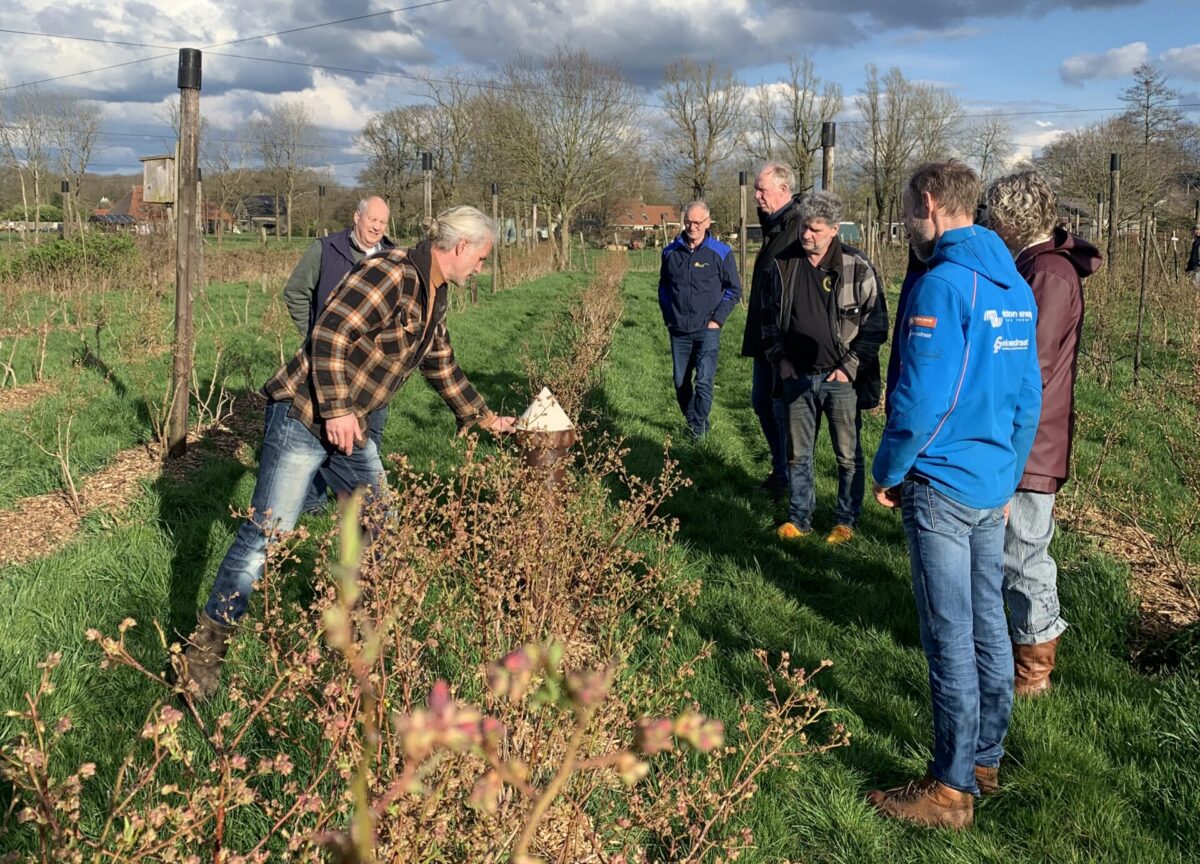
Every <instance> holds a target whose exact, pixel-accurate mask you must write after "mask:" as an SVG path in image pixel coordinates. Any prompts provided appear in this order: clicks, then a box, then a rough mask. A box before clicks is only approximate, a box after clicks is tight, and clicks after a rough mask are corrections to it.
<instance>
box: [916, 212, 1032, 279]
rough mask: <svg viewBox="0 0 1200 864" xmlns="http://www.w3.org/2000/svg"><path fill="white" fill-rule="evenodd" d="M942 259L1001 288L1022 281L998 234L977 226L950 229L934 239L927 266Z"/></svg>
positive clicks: (934, 264) (931, 265) (933, 265)
mask: <svg viewBox="0 0 1200 864" xmlns="http://www.w3.org/2000/svg"><path fill="white" fill-rule="evenodd" d="M943 262H948V263H951V264H958V265H959V266H960V267H965V268H967V269H968V270H971V271H974V272H975V273H978V274H979V275H980V276H983V277H984V278H985V279H988V280H990V281H992V282H994V283H996V284H997V285H999V286H1000V287H1001V288H1005V289H1008V288H1012V287H1013V286H1014V285H1020V284H1022V283H1024V281H1025V280H1024V279H1023V278H1021V274H1020V273H1018V272H1017V266H1016V264H1015V263H1014V262H1013V258H1012V253H1011V252H1009V251H1008V247H1007V246H1005V245H1004V241H1003V240H1001V239H1000V236H999V235H998V234H996V232H994V231H991V230H989V229H987V228H983V227H981V226H979V225H968V226H967V227H965V228H954V229H952V230H950V231H947V232H946V233H945V234H943V235H942V236H941V237H939V238H938V241H937V245H936V246H935V247H934V249H933V257H931V258H930V259H929V265H930V267H935V266H937V265H938V264H941V263H943Z"/></svg>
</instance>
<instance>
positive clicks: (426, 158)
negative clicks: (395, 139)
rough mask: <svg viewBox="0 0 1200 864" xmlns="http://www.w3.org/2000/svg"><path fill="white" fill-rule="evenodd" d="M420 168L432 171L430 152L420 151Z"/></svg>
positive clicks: (431, 155)
mask: <svg viewBox="0 0 1200 864" xmlns="http://www.w3.org/2000/svg"><path fill="white" fill-rule="evenodd" d="M421 170H422V171H432V170H433V154H432V153H422V154H421Z"/></svg>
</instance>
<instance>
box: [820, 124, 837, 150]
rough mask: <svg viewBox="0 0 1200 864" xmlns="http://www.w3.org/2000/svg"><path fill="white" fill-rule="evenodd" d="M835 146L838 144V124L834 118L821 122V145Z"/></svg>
mask: <svg viewBox="0 0 1200 864" xmlns="http://www.w3.org/2000/svg"><path fill="white" fill-rule="evenodd" d="M835 146H837V124H836V123H834V122H833V121H832V120H826V121H825V122H824V123H822V124H821V147H822V148H829V147H835Z"/></svg>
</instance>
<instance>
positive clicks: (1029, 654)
mask: <svg viewBox="0 0 1200 864" xmlns="http://www.w3.org/2000/svg"><path fill="white" fill-rule="evenodd" d="M1058 639H1059V637H1057V636H1055V637H1054V638H1053V639H1051V640H1050V641H1049V642H1039V643H1038V644H1037V645H1013V665H1014V666H1015V667H1016V677H1015V679H1014V680H1013V693H1015V694H1016V695H1018V696H1040V695H1041V694H1043V693H1045V692H1046V691H1047V690H1049V689H1050V673H1051V672H1053V671H1054V658H1055V654H1056V653H1057V651H1058Z"/></svg>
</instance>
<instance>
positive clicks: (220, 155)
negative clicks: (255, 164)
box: [200, 127, 250, 246]
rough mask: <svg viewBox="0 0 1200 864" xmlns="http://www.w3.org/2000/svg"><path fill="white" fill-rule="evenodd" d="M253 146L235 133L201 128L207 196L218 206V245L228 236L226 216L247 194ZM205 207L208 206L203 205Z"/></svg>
mask: <svg viewBox="0 0 1200 864" xmlns="http://www.w3.org/2000/svg"><path fill="white" fill-rule="evenodd" d="M249 157H250V145H249V144H248V143H247V142H246V140H245V139H244V138H241V137H240V136H239V135H238V134H237V133H236V132H235V131H234V130H232V129H220V128H212V127H201V138H200V165H201V170H202V171H203V176H204V187H203V188H204V196H205V198H206V199H207V201H208V202H210V203H215V204H216V206H217V245H218V246H220V245H221V242H222V241H223V239H224V236H225V221H224V220H223V219H222V218H221V216H222V213H223V212H226V211H227V212H233V209H234V208H235V207H236V206H237V202H239V201H240V200H242V198H243V197H244V196H245V194H246V191H247V184H248V182H249V177H250V166H249ZM201 206H202V207H206V205H205V204H204V203H203V202H202V203H201Z"/></svg>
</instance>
